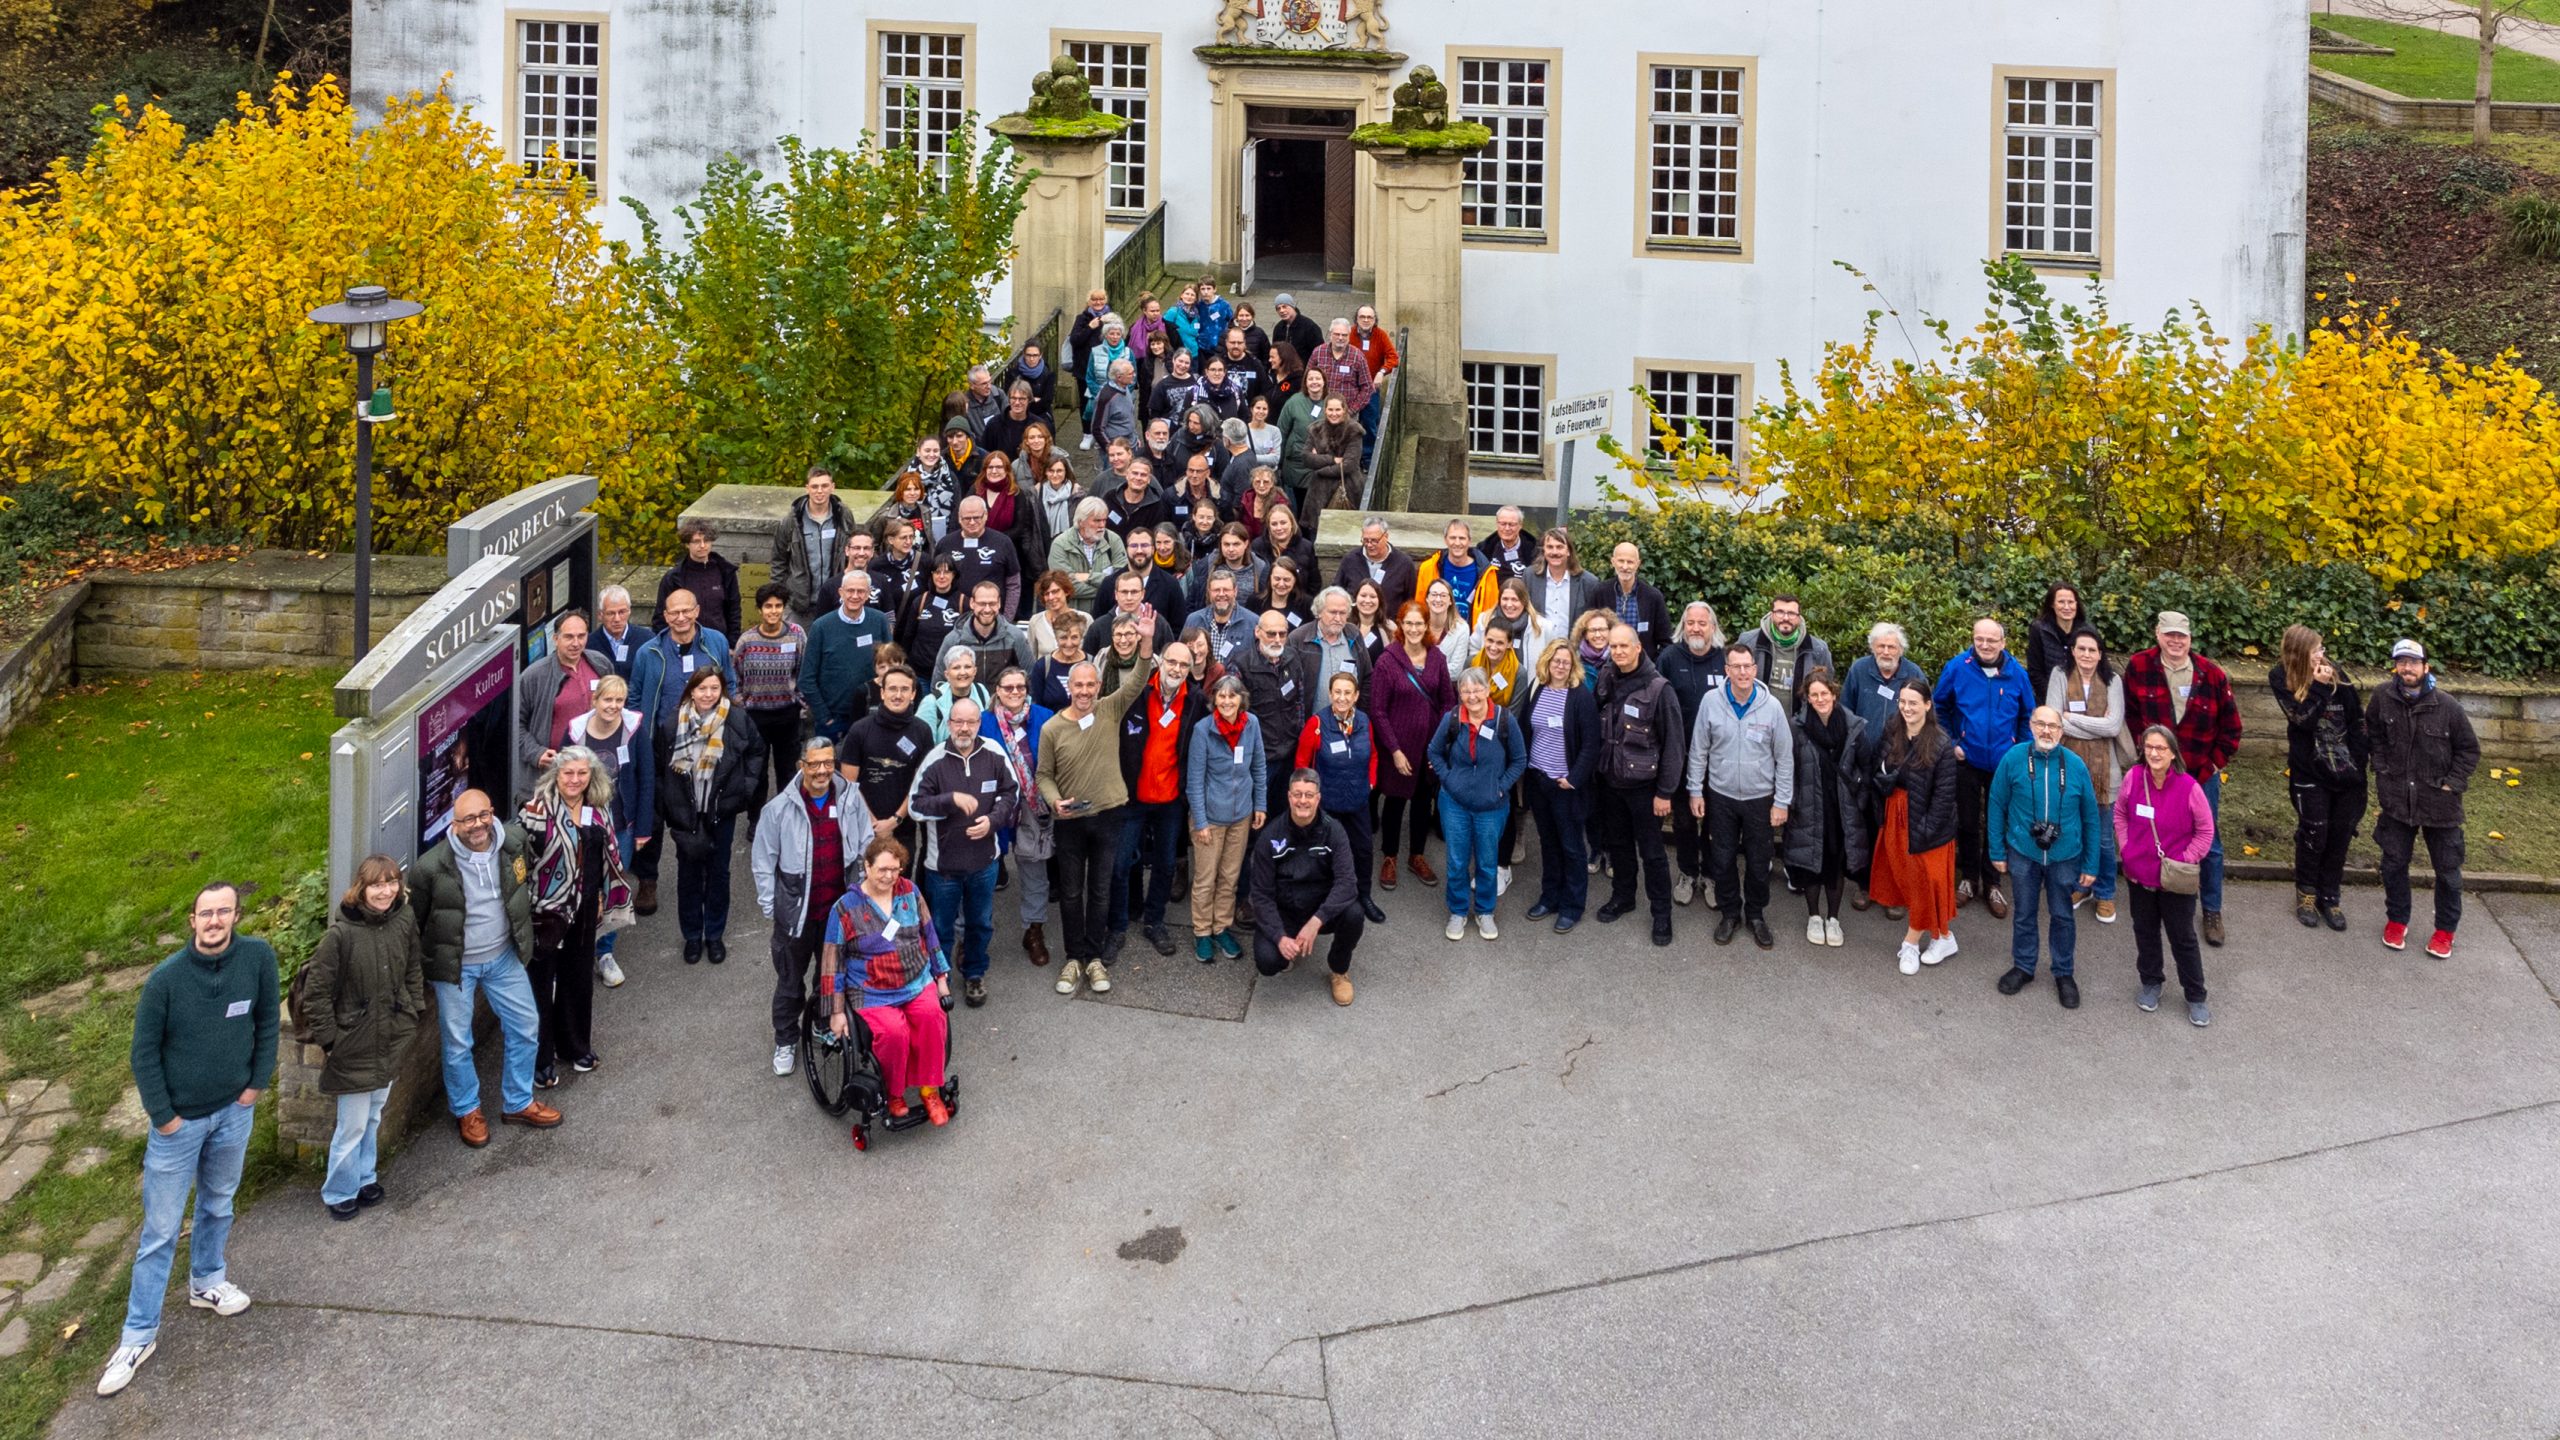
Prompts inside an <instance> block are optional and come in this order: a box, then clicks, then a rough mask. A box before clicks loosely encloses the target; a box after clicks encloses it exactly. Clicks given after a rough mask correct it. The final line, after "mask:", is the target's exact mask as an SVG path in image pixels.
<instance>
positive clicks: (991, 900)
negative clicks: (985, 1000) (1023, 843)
mask: <svg viewBox="0 0 2560 1440" xmlns="http://www.w3.org/2000/svg"><path fill="white" fill-rule="evenodd" d="M1035 863H1036V862H1035ZM924 903H925V906H926V908H928V909H930V910H931V911H932V912H933V929H934V935H935V937H936V938H938V939H939V940H941V941H942V961H943V963H944V964H946V965H948V964H953V963H955V957H954V952H955V951H957V952H958V953H957V959H956V963H957V964H958V965H959V967H960V978H962V979H964V980H983V979H985V978H986V975H987V937H989V936H990V935H992V934H994V933H995V928H996V867H995V866H993V865H983V866H980V867H979V868H978V869H975V870H972V871H970V872H968V873H967V874H965V875H946V874H944V873H942V872H941V871H939V870H927V871H926V872H924ZM964 919H965V920H967V921H968V922H969V924H968V932H969V933H968V944H967V945H965V946H963V945H962V944H961V943H960V928H961V927H960V922H961V921H962V920H964Z"/></svg>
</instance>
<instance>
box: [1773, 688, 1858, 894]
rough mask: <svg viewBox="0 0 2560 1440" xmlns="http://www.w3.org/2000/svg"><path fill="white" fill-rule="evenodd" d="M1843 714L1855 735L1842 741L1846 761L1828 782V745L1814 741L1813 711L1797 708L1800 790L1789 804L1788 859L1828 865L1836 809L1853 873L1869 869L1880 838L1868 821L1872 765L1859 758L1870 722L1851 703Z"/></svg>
mask: <svg viewBox="0 0 2560 1440" xmlns="http://www.w3.org/2000/svg"><path fill="white" fill-rule="evenodd" d="M1840 714H1841V715H1843V716H1844V717H1846V718H1847V720H1848V723H1849V738H1848V741H1847V743H1845V744H1843V745H1842V746H1841V747H1840V761H1839V764H1838V766H1837V767H1836V770H1837V774H1836V777H1835V780H1834V783H1832V784H1831V785H1828V786H1826V785H1824V784H1823V783H1822V747H1821V746H1819V745H1817V744H1815V743H1814V741H1813V732H1812V730H1811V729H1810V728H1809V727H1810V726H1811V725H1812V724H1813V723H1814V722H1813V718H1812V716H1811V715H1809V714H1807V713H1805V712H1803V711H1798V712H1797V714H1796V717H1795V719H1796V792H1795V803H1794V804H1792V805H1789V806H1788V807H1787V833H1786V846H1785V859H1786V862H1787V864H1788V865H1790V866H1793V867H1794V868H1796V869H1798V870H1810V871H1814V872H1816V873H1819V872H1820V871H1821V869H1822V836H1823V831H1824V830H1825V829H1827V828H1828V822H1829V819H1830V817H1831V815H1832V814H1833V813H1834V812H1837V813H1838V815H1839V817H1840V853H1841V854H1842V855H1843V856H1845V857H1846V859H1845V860H1844V861H1843V862H1842V864H1843V866H1844V868H1846V869H1847V870H1848V872H1849V873H1851V874H1856V873H1858V872H1860V871H1863V870H1865V869H1866V866H1867V860H1868V857H1869V856H1871V855H1873V854H1874V853H1875V838H1874V834H1873V832H1872V831H1871V830H1870V829H1869V828H1868V825H1867V774H1868V771H1867V767H1866V766H1863V765H1860V764H1859V763H1858V757H1859V756H1860V755H1861V754H1863V753H1864V752H1865V747H1866V742H1867V722H1866V721H1864V720H1862V719H1860V718H1858V715H1857V712H1855V711H1853V710H1851V709H1849V707H1848V706H1846V705H1843V706H1841V707H1840Z"/></svg>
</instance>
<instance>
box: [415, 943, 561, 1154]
mask: <svg viewBox="0 0 2560 1440" xmlns="http://www.w3.org/2000/svg"><path fill="white" fill-rule="evenodd" d="M474 995H483V996H486V997H488V1001H489V1012H490V1013H491V1014H493V1015H495V1016H497V1017H498V1030H499V1033H501V1034H502V1035H504V1036H505V1037H506V1050H505V1052H504V1058H503V1060H501V1062H500V1063H499V1066H498V1098H499V1099H500V1100H501V1101H502V1102H504V1103H505V1105H506V1107H507V1112H508V1113H509V1114H513V1113H515V1112H516V1111H518V1110H522V1109H523V1108H524V1107H526V1106H527V1105H530V1104H532V1103H533V1052H534V1047H535V1046H536V1045H537V1044H539V1043H540V1040H541V1035H542V1012H541V1011H539V1010H537V1009H535V1008H534V1003H533V980H532V979H531V977H529V976H527V975H526V974H525V973H524V962H523V961H521V960H519V959H517V958H516V951H515V947H514V946H512V945H510V946H508V947H507V949H506V951H505V953H503V954H501V955H499V956H498V958H497V959H495V960H491V961H488V962H487V963H485V964H480V965H465V966H463V967H462V980H461V982H460V983H458V984H454V983H448V982H446V981H443V980H439V981H437V982H436V1021H437V1023H438V1024H439V1025H441V1026H443V1027H444V1098H445V1103H446V1104H448V1105H450V1106H451V1107H452V1108H453V1113H454V1114H455V1115H458V1116H459V1115H468V1114H470V1113H471V1112H472V1111H474V1110H477V1109H479V1108H480V1067H479V1066H478V1065H476V1064H474V1063H473V1062H472V1059H471V997H472V996H474Z"/></svg>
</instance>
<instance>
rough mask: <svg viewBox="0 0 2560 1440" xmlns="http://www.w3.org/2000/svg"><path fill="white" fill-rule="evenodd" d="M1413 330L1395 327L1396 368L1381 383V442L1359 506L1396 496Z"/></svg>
mask: <svg viewBox="0 0 2560 1440" xmlns="http://www.w3.org/2000/svg"><path fill="white" fill-rule="evenodd" d="M1412 333H1413V331H1412V328H1411V327H1410V326H1404V325H1399V326H1397V327H1396V368H1394V369H1393V370H1390V371H1388V372H1387V378H1385V379H1384V380H1381V381H1379V382H1378V385H1379V389H1380V392H1381V393H1382V394H1383V395H1384V396H1385V398H1384V399H1382V400H1380V401H1379V402H1378V443H1377V446H1376V448H1375V450H1374V451H1373V452H1372V453H1373V455H1374V456H1375V458H1374V460H1373V461H1372V462H1371V464H1370V466H1369V473H1368V474H1367V475H1365V476H1363V477H1362V479H1361V490H1360V508H1362V509H1364V510H1366V509H1374V508H1378V507H1380V506H1383V505H1385V504H1387V503H1388V502H1390V501H1392V500H1393V499H1394V498H1395V479H1394V472H1395V456H1396V452H1395V437H1396V431H1397V430H1398V429H1399V428H1401V425H1402V422H1403V420H1404V372H1405V364H1406V362H1407V361H1408V360H1409V359H1410V358H1411V357H1410V355H1409V354H1408V353H1407V351H1406V350H1405V345H1406V344H1407V343H1408V340H1409V337H1410V336H1411V335H1412Z"/></svg>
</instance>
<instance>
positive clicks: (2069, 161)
mask: <svg viewBox="0 0 2560 1440" xmlns="http://www.w3.org/2000/svg"><path fill="white" fill-rule="evenodd" d="M2100 84H2101V82H2099V81H2096V80H2040V79H2035V78H2032V77H2028V76H2013V77H2011V78H2010V80H2009V82H2008V95H2007V114H2006V116H2005V117H2004V121H2003V124H2002V127H2001V135H2000V140H2001V147H2002V151H2003V154H2002V160H2001V163H2002V166H2003V178H2002V187H2003V188H2002V208H2003V240H2002V243H2003V245H2004V246H2005V247H2006V248H2007V249H2009V250H2010V251H2013V252H2015V253H2018V254H2022V255H2048V256H2055V257H2059V258H2064V259H2069V260H2077V261H2083V262H2095V261H2096V260H2097V259H2098V258H2099V255H2098V234H2099V231H2098V193H2099V173H2098V168H2099V166H2100V164H2101V163H2102V155H2103V151H2102V150H2101V148H2100V147H2101V145H2102V143H2103V141H2104V137H2103V136H2101V135H2100V134H2099V133H2098V117H2099V114H2100V106H2099V86H2100Z"/></svg>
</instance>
